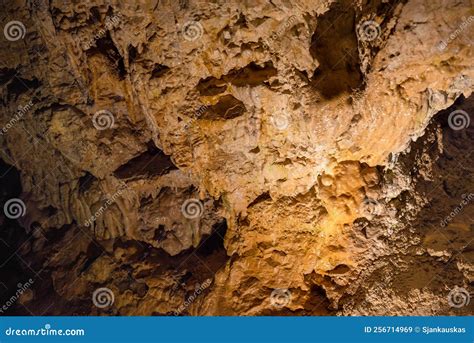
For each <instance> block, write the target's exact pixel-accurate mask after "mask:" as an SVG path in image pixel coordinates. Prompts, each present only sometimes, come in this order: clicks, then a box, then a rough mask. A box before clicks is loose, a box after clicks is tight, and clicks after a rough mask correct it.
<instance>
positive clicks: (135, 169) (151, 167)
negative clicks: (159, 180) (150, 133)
mask: <svg viewBox="0 0 474 343" xmlns="http://www.w3.org/2000/svg"><path fill="white" fill-rule="evenodd" d="M175 169H178V168H177V167H176V166H175V165H174V164H173V162H172V161H171V158H170V157H169V156H168V155H165V154H164V153H163V151H161V150H160V149H158V148H157V147H156V145H155V144H154V143H153V142H152V141H150V142H149V143H148V149H147V150H146V151H145V152H143V153H142V154H140V155H138V156H137V157H135V158H132V159H131V160H130V161H128V162H127V163H125V164H124V165H122V166H120V167H119V168H117V170H115V172H114V175H115V176H116V177H117V178H119V179H140V178H150V177H155V176H160V175H164V174H167V173H169V172H170V171H172V170H175Z"/></svg>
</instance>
